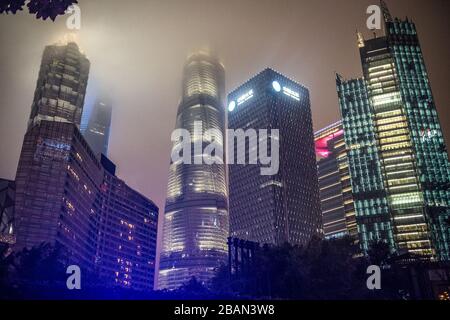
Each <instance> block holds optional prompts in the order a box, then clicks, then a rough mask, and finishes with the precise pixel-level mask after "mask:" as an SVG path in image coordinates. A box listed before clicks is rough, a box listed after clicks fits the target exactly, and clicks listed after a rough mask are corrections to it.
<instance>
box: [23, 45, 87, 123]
mask: <svg viewBox="0 0 450 320" xmlns="http://www.w3.org/2000/svg"><path fill="white" fill-rule="evenodd" d="M89 68H90V63H89V60H88V59H87V58H86V56H85V55H84V54H82V53H81V52H80V50H79V48H78V46H77V44H76V43H74V42H69V43H68V44H66V45H51V46H47V47H46V48H45V50H44V54H43V56H42V62H41V68H40V71H39V77H38V81H37V84H36V90H35V92H34V99H33V104H32V106H31V114H30V119H29V122H28V128H31V127H32V126H33V125H34V124H36V123H38V122H39V121H40V120H49V121H59V122H69V123H75V124H76V125H78V126H79V125H80V122H81V114H82V111H83V104H84V98H85V94H86V87H87V81H88V74H89Z"/></svg>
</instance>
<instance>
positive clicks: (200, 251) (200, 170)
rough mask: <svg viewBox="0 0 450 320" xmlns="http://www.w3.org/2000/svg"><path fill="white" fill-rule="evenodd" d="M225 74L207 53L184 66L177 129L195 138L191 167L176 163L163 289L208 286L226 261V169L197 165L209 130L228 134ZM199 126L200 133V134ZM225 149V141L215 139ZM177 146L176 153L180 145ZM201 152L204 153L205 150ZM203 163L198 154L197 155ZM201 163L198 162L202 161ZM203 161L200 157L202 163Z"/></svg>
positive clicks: (166, 231)
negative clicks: (195, 284) (194, 283)
mask: <svg viewBox="0 0 450 320" xmlns="http://www.w3.org/2000/svg"><path fill="white" fill-rule="evenodd" d="M224 91H225V71H224V67H223V66H222V64H221V63H220V62H219V61H218V60H217V59H216V58H214V57H212V56H211V55H209V54H207V53H203V52H200V53H196V54H193V55H192V56H190V57H189V58H188V60H187V62H186V64H185V66H184V70H183V83H182V97H181V101H180V104H179V107H178V113H177V121H176V129H185V130H187V131H188V132H189V133H190V136H191V142H192V149H193V150H194V153H193V154H192V157H191V158H192V164H187V163H184V162H182V161H175V162H174V161H172V162H171V164H170V168H169V182H168V188H167V199H166V207H165V214H164V230H163V245H162V252H161V259H160V271H159V279H158V287H159V288H160V289H163V288H167V289H175V288H177V287H179V286H181V285H182V284H183V283H186V282H187V281H189V280H190V279H191V278H192V277H194V276H195V277H196V278H197V280H198V281H200V282H202V283H205V284H207V283H208V281H209V280H210V279H211V278H212V277H213V276H214V269H216V268H217V267H218V266H219V265H220V264H221V263H224V264H225V263H226V259H227V237H228V229H229V226H228V205H227V187H226V177H225V165H224V164H211V165H209V164H205V163H203V164H198V161H197V164H195V160H196V159H195V158H196V152H195V146H194V145H195V143H196V142H197V143H200V144H201V146H202V150H203V148H205V146H206V145H208V144H209V143H210V142H211V138H212V137H210V136H207V135H204V133H205V131H206V130H210V129H215V130H218V132H220V133H224V129H225V108H224V104H223V100H224ZM195 124H197V125H198V124H201V127H202V128H201V129H200V130H198V129H197V131H196V130H195ZM216 138H217V139H216V142H217V143H218V145H220V148H222V149H223V146H224V141H223V137H216ZM179 143H180V141H178V140H177V141H175V142H174V144H173V148H176V147H177V145H179ZM200 153H201V151H200ZM197 158H198V155H197ZM197 160H198V159H197ZM201 160H202V156H201V155H200V161H201Z"/></svg>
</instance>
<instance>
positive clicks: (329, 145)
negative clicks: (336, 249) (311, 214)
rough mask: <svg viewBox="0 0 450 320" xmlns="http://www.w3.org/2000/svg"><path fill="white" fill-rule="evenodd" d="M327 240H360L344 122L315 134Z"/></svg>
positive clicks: (323, 221)
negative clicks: (357, 238)
mask: <svg viewBox="0 0 450 320" xmlns="http://www.w3.org/2000/svg"><path fill="white" fill-rule="evenodd" d="M314 139H315V144H316V156H317V158H318V161H317V173H318V177H319V195H320V203H321V208H322V223H323V232H324V236H325V238H327V239H330V238H340V237H343V236H347V235H348V236H351V237H355V238H356V237H357V235H358V232H357V228H356V219H355V207H354V204H353V195H352V186H351V184H350V172H349V167H348V158H347V148H346V145H345V141H344V129H343V126H342V121H338V122H336V123H333V124H331V125H329V126H327V127H326V128H323V129H321V130H319V131H317V132H316V133H315V134H314Z"/></svg>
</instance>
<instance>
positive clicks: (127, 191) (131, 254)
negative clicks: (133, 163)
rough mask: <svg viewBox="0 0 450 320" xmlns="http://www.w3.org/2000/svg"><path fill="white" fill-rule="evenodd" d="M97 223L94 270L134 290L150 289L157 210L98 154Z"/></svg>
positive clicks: (103, 276)
mask: <svg viewBox="0 0 450 320" xmlns="http://www.w3.org/2000/svg"><path fill="white" fill-rule="evenodd" d="M101 164H102V167H103V169H104V170H103V182H102V184H101V185H100V192H101V196H100V197H99V201H100V206H99V207H101V208H100V210H99V212H100V214H101V218H100V223H99V226H98V240H97V252H96V256H95V258H96V262H97V263H96V265H95V266H96V268H97V269H98V274H99V277H100V278H101V279H105V280H106V282H108V283H116V284H118V285H121V286H123V287H132V288H133V289H135V290H147V291H148V290H153V285H154V275H155V261H156V241H157V231H158V211H159V209H158V207H157V206H156V205H155V204H154V203H153V202H152V201H150V200H149V199H147V198H146V197H145V196H143V195H141V194H140V193H138V192H137V191H135V190H133V189H132V188H130V187H129V186H128V185H127V184H126V183H125V182H124V181H122V180H121V179H119V178H118V177H116V175H115V168H116V167H115V165H114V164H113V163H112V162H111V161H110V160H109V159H107V158H106V157H105V156H104V155H101Z"/></svg>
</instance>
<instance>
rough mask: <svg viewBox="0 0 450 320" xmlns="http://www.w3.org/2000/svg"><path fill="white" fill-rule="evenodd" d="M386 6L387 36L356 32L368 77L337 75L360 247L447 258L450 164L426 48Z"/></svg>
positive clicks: (409, 26) (410, 26) (413, 29)
mask: <svg viewBox="0 0 450 320" xmlns="http://www.w3.org/2000/svg"><path fill="white" fill-rule="evenodd" d="M382 7H383V13H384V22H385V36H383V37H378V38H374V39H371V40H366V41H365V40H364V39H363V38H362V36H361V35H359V37H358V46H359V50H360V54H361V62H362V67H363V74H364V78H363V79H354V80H350V81H344V80H343V79H342V77H340V76H338V77H337V90H338V96H339V102H340V108H341V113H342V118H343V125H344V132H345V140H346V143H347V146H348V148H349V154H348V156H349V165H350V174H351V181H352V188H353V195H354V199H355V207H356V215H357V217H356V219H357V224H358V232H359V235H360V240H361V245H362V248H363V249H364V250H367V249H368V248H369V245H370V242H371V241H373V240H377V239H383V240H385V241H386V242H387V243H388V244H389V245H390V247H391V249H392V251H398V252H410V253H413V254H418V255H422V256H425V257H432V258H438V259H442V260H448V259H449V258H450V256H449V250H450V247H449V245H450V234H449V230H450V229H449V226H448V223H449V216H450V207H449V206H450V191H449V185H450V167H449V161H448V155H447V149H446V146H445V143H444V138H443V135H442V130H441V126H440V124H439V119H438V115H437V112H436V105H435V103H434V99H433V96H432V93H431V87H430V81H429V78H428V74H427V71H426V68H425V63H424V58H423V54H422V50H421V48H420V43H419V39H418V36H417V31H416V27H415V25H414V23H412V22H410V21H408V20H406V21H403V20H399V19H397V18H395V19H393V18H392V17H391V15H390V13H389V10H388V9H387V7H386V5H385V4H384V2H382Z"/></svg>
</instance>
